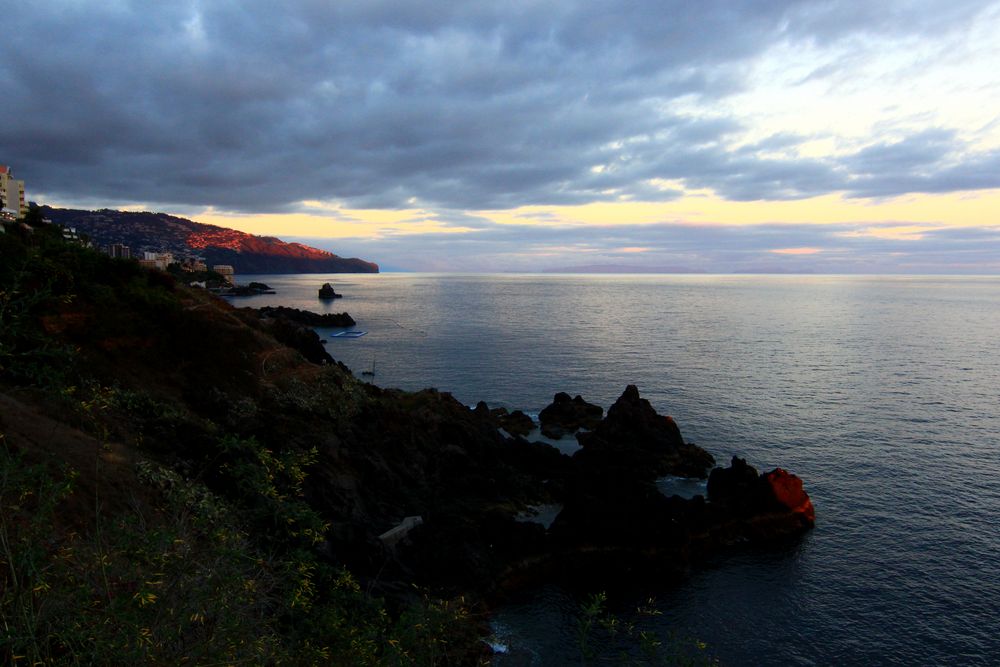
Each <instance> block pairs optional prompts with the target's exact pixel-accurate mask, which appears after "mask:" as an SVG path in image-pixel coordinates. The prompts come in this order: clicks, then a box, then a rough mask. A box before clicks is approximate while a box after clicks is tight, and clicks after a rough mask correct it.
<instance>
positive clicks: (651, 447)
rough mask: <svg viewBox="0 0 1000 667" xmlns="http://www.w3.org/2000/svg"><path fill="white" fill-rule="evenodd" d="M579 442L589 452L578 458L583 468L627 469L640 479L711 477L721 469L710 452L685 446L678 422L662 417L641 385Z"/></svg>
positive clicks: (632, 388) (629, 390) (627, 393)
mask: <svg viewBox="0 0 1000 667" xmlns="http://www.w3.org/2000/svg"><path fill="white" fill-rule="evenodd" d="M577 440H578V441H579V442H580V445H581V446H582V447H583V449H582V451H580V452H578V453H577V454H576V458H579V459H580V460H581V462H585V463H586V464H588V465H591V466H595V467H604V466H612V467H615V468H622V467H625V468H628V469H629V470H630V471H632V473H634V475H635V476H636V477H637V478H639V479H655V478H656V477H663V476H664V475H677V476H680V477H705V476H706V474H707V471H708V469H709V468H710V467H711V466H712V465H713V464H714V463H715V459H714V458H712V455H711V454H709V453H708V452H706V451H705V450H704V449H702V448H700V447H698V446H696V445H693V444H688V443H686V442H684V438H682V437H681V431H680V429H679V428H678V427H677V424H676V422H674V420H673V419H672V418H670V417H667V416H662V415H659V414H657V413H656V410H654V409H653V406H652V405H650V404H649V401H647V400H646V399H644V398H642V397H640V396H639V390H638V388H636V386H635V385H629V386H628V387H626V388H625V391H624V393H622V395H621V397H620V398H619V399H618V400H617V401H615V404H614V405H612V406H611V408H610V409H609V410H608V416H607V417H605V418H604V419H603V420H602V421H600V422H599V423H598V424H597V425H596V426H595V427H594V429H593V430H592V431H590V432H588V433H580V434H578V435H577Z"/></svg>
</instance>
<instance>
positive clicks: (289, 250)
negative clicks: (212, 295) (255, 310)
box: [40, 206, 379, 274]
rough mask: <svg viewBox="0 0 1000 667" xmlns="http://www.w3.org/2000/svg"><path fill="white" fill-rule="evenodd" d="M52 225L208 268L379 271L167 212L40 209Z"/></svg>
mask: <svg viewBox="0 0 1000 667" xmlns="http://www.w3.org/2000/svg"><path fill="white" fill-rule="evenodd" d="M40 210H41V214H42V216H44V217H45V218H47V219H49V220H51V221H52V222H54V223H57V224H59V225H63V226H64V227H73V228H75V230H76V233H77V234H80V235H82V236H86V237H89V239H90V241H91V243H93V244H94V245H95V246H99V247H101V246H110V245H113V244H122V245H126V246H129V247H130V248H131V251H132V253H133V254H134V255H138V256H141V253H142V252H143V251H150V252H170V253H173V254H174V255H175V256H177V257H186V256H190V255H197V256H199V257H200V258H201V259H202V260H203V261H204V262H205V263H206V264H208V265H209V266H211V265H214V264H224V265H225V264H228V265H232V266H234V267H235V268H236V271H237V273H240V274H248V273H249V274H252V273H378V271H379V267H378V264H375V263H374V262H368V261H366V260H363V259H358V258H357V257H350V258H347V257H340V256H338V255H335V254H333V253H331V252H327V251H326V250H320V249H319V248H313V247H311V246H307V245H303V244H301V243H286V242H285V241H282V240H281V239H278V238H275V237H273V236H254V235H253V234H247V233H245V232H241V231H237V230H235V229H227V228H226V227H219V226H216V225H206V224H202V223H200V222H195V221H193V220H188V219H187V218H180V217H177V216H174V215H168V214H166V213H149V212H132V211H115V210H111V209H101V210H99V211H84V210H78V209H67V208H53V207H51V206H42V207H40Z"/></svg>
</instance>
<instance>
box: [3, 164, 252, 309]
mask: <svg viewBox="0 0 1000 667" xmlns="http://www.w3.org/2000/svg"><path fill="white" fill-rule="evenodd" d="M38 211H39V207H38V206H37V205H36V204H34V202H28V201H27V200H26V199H25V183H24V181H23V180H19V179H16V178H14V170H13V168H12V167H10V166H8V165H3V164H0V233H7V232H8V230H10V231H14V230H15V229H16V230H19V231H20V232H21V233H25V234H30V233H32V231H33V228H34V227H37V226H39V225H53V224H57V223H54V222H53V221H52V220H50V219H49V218H46V217H43V216H42V215H41V214H40V213H38ZM105 217H107V216H105ZM107 220H108V221H109V222H110V221H111V219H110V218H109V217H108V218H107ZM60 227H62V235H63V238H64V239H66V240H67V241H70V242H74V243H78V244H80V245H82V246H84V247H89V248H94V249H95V250H100V251H101V252H103V253H104V254H106V255H109V256H110V257H115V258H117V259H125V260H135V261H137V262H138V263H139V265H140V266H143V267H145V268H147V269H153V270H157V271H166V272H170V273H175V274H176V273H180V274H190V275H191V276H194V277H196V278H201V280H198V279H193V280H188V281H185V282H186V283H187V284H190V285H192V286H194V287H203V288H208V289H212V290H217V291H222V292H224V293H225V291H226V290H229V289H233V288H236V287H237V285H236V282H235V275H236V270H235V268H234V267H233V265H231V264H215V265H213V266H212V267H211V269H209V266H208V265H207V264H206V263H205V258H204V257H199V256H195V255H188V256H183V257H182V256H177V255H175V253H174V252H171V251H164V250H162V249H159V248H149V247H142V248H136V249H133V248H132V247H130V246H128V245H126V244H124V243H110V244H107V245H100V246H96V245H95V244H94V243H93V242H92V240H91V239H90V238H89V237H88V236H87V235H86V234H78V233H77V229H76V227H72V226H63V225H60ZM212 274H216V275H212Z"/></svg>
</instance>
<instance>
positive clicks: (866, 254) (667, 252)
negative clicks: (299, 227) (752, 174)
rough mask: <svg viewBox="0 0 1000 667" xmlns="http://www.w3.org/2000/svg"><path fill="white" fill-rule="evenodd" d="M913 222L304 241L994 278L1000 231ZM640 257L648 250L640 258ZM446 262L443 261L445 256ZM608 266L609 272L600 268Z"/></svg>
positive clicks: (501, 260) (672, 268)
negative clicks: (910, 231)
mask: <svg viewBox="0 0 1000 667" xmlns="http://www.w3.org/2000/svg"><path fill="white" fill-rule="evenodd" d="M913 226H914V224H913V223H909V222H905V221H899V222H892V223H885V224H881V223H852V224H839V225H815V224H808V223H801V224H769V225H754V226H745V227H733V226H727V225H717V224H698V225H692V224H681V223H661V224H654V225H619V226H614V227H607V226H605V227H602V226H579V227H562V228H547V227H529V228H522V227H510V226H495V227H492V228H484V229H481V230H478V231H476V232H474V233H466V234H447V233H436V234H412V235H405V234H401V235H395V236H392V237H386V238H382V239H378V240H371V239H360V238H355V239H337V240H336V241H335V242H334V241H330V240H329V239H317V238H313V239H299V240H301V241H303V242H305V243H309V244H312V245H318V246H320V247H327V248H329V249H331V250H333V251H335V252H337V253H338V254H342V255H345V254H346V255H359V256H362V257H365V256H377V257H379V258H380V261H381V262H382V263H383V264H384V265H388V266H391V267H394V268H396V269H407V270H417V271H439V270H458V271H475V272H479V271H497V272H502V271H529V272H530V271H548V270H564V271H565V270H583V269H584V267H585V268H586V270H587V271H599V270H615V271H619V272H621V271H633V272H668V273H669V272H698V273H704V272H711V273H745V272H770V273H790V272H807V273H954V272H959V273H971V274H975V273H996V272H997V271H1000V226H998V227H991V228H973V227H964V228H937V229H933V228H926V226H925V231H924V232H923V233H922V234H921V235H919V236H896V235H893V234H891V233H887V232H891V231H892V230H893V229H905V228H910V227H913ZM639 250H641V252H638V251H639ZM442 257H447V258H448V261H447V263H445V264H443V263H442V262H441V260H440V259H439V258H442ZM602 267H603V269H602Z"/></svg>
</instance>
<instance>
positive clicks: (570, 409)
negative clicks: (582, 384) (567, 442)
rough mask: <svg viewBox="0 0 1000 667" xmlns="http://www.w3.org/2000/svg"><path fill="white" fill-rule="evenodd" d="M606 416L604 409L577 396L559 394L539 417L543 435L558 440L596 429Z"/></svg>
mask: <svg viewBox="0 0 1000 667" xmlns="http://www.w3.org/2000/svg"><path fill="white" fill-rule="evenodd" d="M603 415H604V408H602V407H601V406H599V405H594V404H593V403H588V402H587V401H585V400H583V397H581V396H579V395H577V396H576V397H574V398H570V397H569V394H567V393H565V392H562V391H561V392H559V393H558V394H556V395H555V396H554V397H553V399H552V403H551V404H550V405H549V406H548V407H546V408H545V409H544V410H542V411H541V413H540V414H539V415H538V421H539V423H540V424H541V427H542V435H544V436H546V437H548V438H554V439H556V440H558V439H559V438H561V437H562V436H564V435H566V434H569V433H575V432H576V431H578V430H580V429H581V428H594V427H595V426H597V424H598V422H600V421H601V417H602V416H603Z"/></svg>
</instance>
